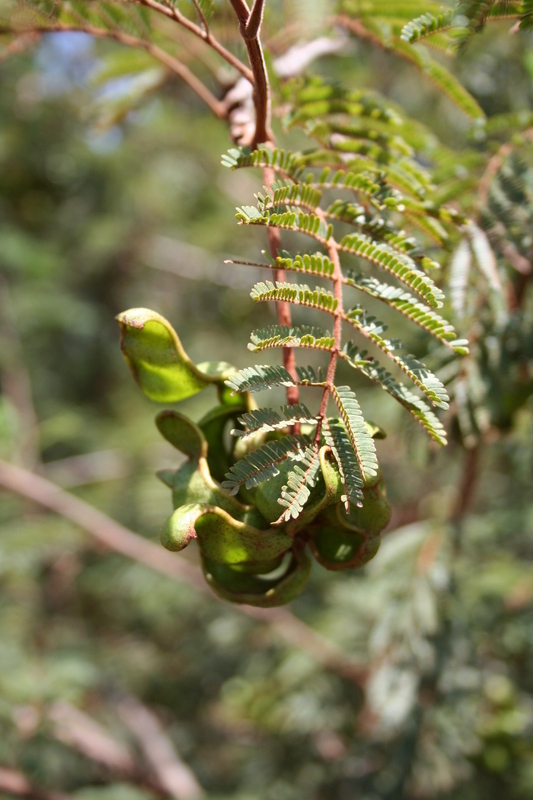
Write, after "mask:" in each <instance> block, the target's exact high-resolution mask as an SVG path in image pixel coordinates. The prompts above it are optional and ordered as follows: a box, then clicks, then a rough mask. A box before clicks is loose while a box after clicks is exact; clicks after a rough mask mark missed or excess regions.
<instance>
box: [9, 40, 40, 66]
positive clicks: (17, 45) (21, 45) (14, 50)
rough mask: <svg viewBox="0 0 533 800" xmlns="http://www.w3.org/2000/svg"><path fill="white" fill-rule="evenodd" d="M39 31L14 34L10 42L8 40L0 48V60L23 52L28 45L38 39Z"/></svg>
mask: <svg viewBox="0 0 533 800" xmlns="http://www.w3.org/2000/svg"><path fill="white" fill-rule="evenodd" d="M39 37H40V34H39V33H22V34H20V36H16V37H15V38H14V39H13V41H12V42H9V44H7V45H6V46H5V47H4V48H3V49H2V50H0V62H2V61H4V60H5V59H6V58H10V57H11V56H15V55H18V54H19V53H23V52H24V50H26V49H27V48H28V47H31V46H32V45H34V44H35V43H36V42H37V41H38V40H39Z"/></svg>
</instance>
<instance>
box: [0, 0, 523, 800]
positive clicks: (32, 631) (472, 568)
mask: <svg viewBox="0 0 533 800" xmlns="http://www.w3.org/2000/svg"><path fill="white" fill-rule="evenodd" d="M286 5H287V6H290V13H291V14H292V15H293V16H294V18H295V19H296V20H297V21H298V19H299V17H298V14H300V15H301V17H300V19H305V15H306V12H305V8H304V9H303V11H302V8H301V6H305V4H301V3H300V4H298V3H292V4H286ZM287 13H288V12H287ZM532 46H533V39H531V34H530V35H529V36H527V35H524V36H521V37H518V36H509V33H508V26H507V27H502V28H498V27H495V28H494V29H493V30H491V31H490V32H486V33H484V34H483V35H482V36H480V37H479V38H478V40H477V41H476V42H474V43H473V45H472V46H471V47H470V48H469V49H468V51H467V53H466V54H465V55H464V56H463V57H462V58H461V59H459V61H458V63H457V64H456V65H455V67H454V70H455V72H456V74H458V76H459V77H460V79H461V80H462V81H463V83H464V85H465V86H466V87H467V88H468V89H469V90H470V91H471V92H472V93H473V95H474V96H475V97H476V98H477V99H478V101H479V102H480V104H481V105H482V107H483V108H484V110H485V111H486V112H487V113H488V114H489V115H492V114H497V113H503V112H507V111H524V110H526V111H530V110H531V109H532V108H533V106H532V101H533V83H532V76H533V49H531V48H532ZM119 49H120V48H119V46H117V45H113V44H109V43H101V42H98V43H95V42H93V41H92V40H91V39H89V38H88V37H86V36H84V35H81V34H80V35H78V34H68V35H49V36H46V37H45V38H43V39H42V41H41V42H40V43H38V44H37V45H36V46H35V47H33V48H31V49H28V50H27V51H25V52H23V53H21V54H19V55H17V56H16V57H12V58H10V59H5V60H3V61H2V62H1V63H0V306H1V310H0V380H1V390H2V395H1V397H0V457H1V458H3V459H5V460H7V461H10V462H13V463H15V464H18V465H21V466H24V467H25V468H27V469H30V470H35V471H37V472H38V473H39V474H40V475H42V476H43V477H45V478H47V479H48V480H50V481H52V482H54V483H56V484H58V485H59V486H61V487H62V488H63V489H65V490H67V491H69V492H73V493H74V494H75V495H77V496H78V497H80V498H82V499H83V500H85V501H87V502H88V503H91V504H92V505H94V506H95V507H96V508H98V509H100V510H102V511H103V512H105V513H106V514H107V515H109V516H110V517H111V518H113V519H115V520H117V521H119V522H120V523H122V524H123V525H125V526H126V527H128V528H130V529H131V530H132V531H134V532H135V533H137V534H139V535H141V536H143V537H146V538H148V539H150V540H153V541H157V535H158V529H159V527H160V525H161V524H162V522H163V520H164V519H165V518H166V516H167V515H168V513H169V512H170V510H171V506H170V497H169V492H168V490H167V489H166V487H165V486H163V484H162V483H160V482H159V481H158V480H157V479H156V477H155V475H154V473H155V471H156V469H160V468H165V467H170V466H175V465H176V464H177V461H176V456H175V454H174V453H173V452H172V450H171V448H170V446H168V445H167V444H166V443H164V442H162V441H161V439H160V437H159V435H158V433H157V430H156V428H155V426H154V423H153V418H154V416H155V413H156V412H157V411H158V410H159V409H158V408H157V407H156V406H155V404H153V403H150V401H148V400H147V399H146V398H144V396H143V395H142V394H141V392H140V391H139V390H138V389H137V387H136V386H135V385H134V384H133V382H132V380H131V376H130V374H129V372H128V370H127V367H126V365H125V363H124V361H123V359H122V356H121V354H120V350H119V345H118V327H117V325H116V323H115V322H114V316H115V315H116V314H117V313H118V312H120V311H122V310H124V309H127V308H130V307H134V306H147V307H149V308H153V309H156V310H157V311H159V312H160V313H162V314H163V315H164V316H166V317H167V318H168V319H169V320H171V322H172V323H173V325H174V326H175V328H176V329H177V331H178V332H179V335H180V337H181V338H182V341H183V343H184V346H185V348H186V350H187V352H188V353H189V354H190V356H191V357H192V358H193V360H195V361H204V360H207V359H210V360H225V361H229V362H231V363H233V364H236V365H238V366H239V367H242V366H245V365H246V364H249V363H252V356H251V354H250V353H248V351H247V350H246V342H247V340H248V334H249V331H250V330H251V329H252V328H256V327H260V326H261V325H262V324H268V323H269V321H270V320H271V316H270V314H271V312H270V310H269V309H267V308H262V307H261V308H259V307H258V306H256V305H254V304H253V303H252V301H251V300H250V298H249V288H250V286H251V284H252V282H253V280H254V279H255V276H254V274H253V272H252V271H251V270H250V269H247V268H245V267H231V266H228V265H224V263H223V262H224V259H225V258H228V257H232V256H234V257H237V256H240V257H244V258H255V257H257V256H258V254H259V251H260V249H261V248H262V247H264V246H265V242H264V240H263V239H262V234H261V233H260V232H255V231H251V232H249V231H247V230H244V229H242V228H239V227H237V225H236V224H235V220H234V207H235V206H236V205H239V204H245V203H247V202H250V200H251V199H252V195H253V192H254V191H257V190H258V189H259V188H260V184H259V178H258V176H254V175H252V174H248V173H246V174H244V173H243V174H241V173H230V172H229V171H227V170H224V169H223V167H221V165H220V155H221V153H223V152H224V150H225V149H226V148H227V147H228V133H227V129H226V127H225V125H224V124H223V123H222V122H218V121H216V120H214V119H213V118H212V117H211V116H210V115H209V113H208V112H207V111H205V110H204V108H203V107H202V106H201V105H200V103H199V102H198V101H196V100H195V98H194V97H192V96H191V95H190V93H189V92H188V91H187V90H186V89H184V88H183V87H182V86H181V85H179V83H176V82H172V81H171V82H167V83H164V84H163V85H162V86H157V80H154V86H156V87H157V91H154V93H153V94H152V95H149V96H148V97H145V98H144V99H143V102H142V103H141V104H140V105H139V107H138V108H136V109H134V110H133V111H129V112H128V113H122V111H123V108H128V107H129V106H128V103H124V105H123V106H122V105H121V104H122V103H123V100H124V97H125V96H127V95H128V93H130V94H131V92H134V91H135V90H136V87H135V86H133V85H132V84H131V83H128V82H127V81H122V82H121V81H120V80H117V81H115V82H113V83H111V84H109V83H106V84H105V85H103V84H102V81H101V80H99V79H98V73H99V70H101V68H102V63H103V62H102V56H104V55H105V56H106V57H108V56H109V54H110V53H111V52H113V51H115V50H117V51H118V50H119ZM313 70H314V71H315V72H317V73H319V74H324V75H327V76H329V77H336V78H337V79H338V80H340V81H341V82H342V83H343V84H344V85H346V86H349V87H359V86H363V87H372V88H375V89H377V90H378V91H381V92H383V93H384V94H385V95H387V96H388V97H389V98H390V99H392V100H393V101H394V102H396V103H398V104H400V105H401V106H402V107H403V108H404V109H405V111H406V113H408V114H410V115H412V116H414V117H415V118H417V119H419V120H420V121H422V122H424V123H426V124H428V125H429V126H430V127H431V129H432V130H433V131H434V132H435V133H436V134H437V135H438V136H439V137H441V138H442V140H443V141H444V142H445V143H446V144H447V145H449V146H450V147H452V148H457V149H458V150H460V149H461V148H462V147H464V145H465V142H466V141H467V136H468V130H467V127H468V126H467V124H466V121H465V119H464V118H463V117H462V116H461V114H460V112H459V111H457V110H456V109H455V108H454V107H453V106H452V105H451V104H450V103H449V102H448V101H447V100H446V98H442V97H441V96H440V95H439V94H438V93H437V92H435V91H434V89H433V88H432V86H431V84H430V83H429V82H428V81H424V80H423V79H422V78H421V77H420V75H419V74H418V73H417V72H416V71H415V70H414V69H413V68H412V67H410V66H409V65H408V64H404V63H402V62H399V61H398V60H397V59H395V57H394V56H392V55H387V54H384V53H383V52H377V51H376V50H375V49H373V48H372V47H371V46H370V45H366V44H364V43H361V44H356V43H354V42H352V43H351V44H350V45H349V46H348V47H347V48H346V49H345V50H343V51H342V53H340V54H337V55H335V56H331V57H325V58H323V59H321V60H320V61H318V62H316V63H315V64H314V65H313ZM95 76H96V77H95ZM276 128H277V130H278V132H279V136H280V142H282V143H283V142H288V143H289V144H290V143H291V142H293V143H294V142H296V143H297V144H301V135H300V134H290V135H285V134H284V133H283V132H282V131H281V126H280V124H279V122H276ZM299 137H300V138H299ZM524 224H525V223H524ZM531 233H532V234H533V231H532V232H531ZM441 260H442V259H441ZM502 270H503V272H504V271H505V265H503V266H502ZM528 303H529V306H528ZM524 309H525V311H524V313H526V312H527V311H528V309H529V311H530V310H531V297H530V296H529V299H528V300H526V301H525V302H524ZM528 325H529V327H527V328H526V334H527V337H529V338H527V337H526V338H527V341H528V342H529V344H528V347H529V348H530V350H529V351H528V352H529V356H528V358H530V357H531V323H530V322H528ZM465 326H466V327H468V325H467V323H466V322H465ZM459 327H460V325H459ZM460 333H461V334H464V333H466V334H468V333H469V331H466V330H461V329H460ZM526 350H527V348H526ZM524 359H525V356H524V358H523V359H522V361H521V362H520V369H523V368H525V369H526V371H527V369H530V366H529V367H528V366H527V363H529V364H530V363H531V362H530V361H529V362H527V363H526V361H527V359H526V361H524ZM524 364H526V366H525V367H524ZM525 385H526V396H525V397H522V396H521V399H520V402H518V401H517V402H515V403H514V404H512V413H511V412H509V413H508V414H507V417H506V420H505V425H502V426H500V427H492V428H491V427H490V425H489V426H488V428H487V427H486V430H487V431H488V433H487V434H486V435H485V436H484V442H483V444H482V445H480V446H478V445H474V446H473V447H472V448H471V449H470V450H466V449H465V448H464V446H463V444H462V443H461V442H460V437H459V436H458V435H456V436H453V435H452V441H451V444H450V445H449V447H448V448H447V449H446V450H445V451H442V450H438V449H436V448H434V447H433V446H431V445H430V444H428V442H427V441H426V440H425V438H424V435H423V433H422V432H419V431H418V430H417V429H416V430H415V428H414V425H412V424H411V422H410V420H409V419H406V417H407V416H408V415H406V414H404V413H403V412H402V410H401V409H400V410H398V409H396V408H395V406H394V404H393V402H392V401H389V399H388V398H387V397H386V396H385V395H384V393H378V391H377V390H375V391H374V390H370V391H369V389H368V387H366V386H364V385H362V387H361V390H360V391H361V405H362V406H363V408H364V409H365V408H366V409H368V408H371V409H372V413H371V416H372V418H373V420H374V421H375V422H377V423H378V424H380V425H381V426H382V427H384V428H386V430H387V432H388V438H387V439H386V440H385V441H383V442H382V443H380V451H379V452H380V459H381V461H382V465H383V470H384V474H385V480H386V484H387V490H388V496H389V499H390V502H391V504H392V506H393V519H392V523H391V525H390V526H389V528H388V529H387V531H386V532H385V535H384V541H383V544H382V548H381V550H380V552H379V554H378V556H377V557H376V559H375V560H374V561H373V562H372V563H371V564H370V565H369V566H368V567H367V568H365V569H364V570H360V571H357V572H353V573H348V574H343V573H338V574H330V573H327V572H325V571H324V570H322V569H321V568H320V567H318V565H315V566H314V570H313V574H312V577H311V581H310V584H309V587H308V588H307V590H306V591H305V592H304V594H303V595H302V596H301V597H300V598H299V599H298V600H297V601H295V602H294V603H293V604H292V605H291V607H290V612H291V613H292V614H293V615H294V616H296V617H297V618H299V619H300V620H301V621H303V622H304V623H305V625H306V626H308V628H304V630H309V629H310V633H309V636H311V639H312V635H313V632H316V633H318V634H320V635H322V636H324V637H326V638H327V639H328V640H329V641H331V642H332V643H334V644H335V645H336V646H337V647H338V649H339V651H340V652H342V653H344V654H345V663H344V667H343V666H342V665H341V666H340V667H339V665H338V664H336V665H335V664H329V665H328V663H325V659H324V658H320V657H316V655H317V654H316V653H315V655H313V654H312V652H310V650H312V648H310V647H307V648H306V647H302V646H299V645H298V644H297V643H294V644H291V643H290V642H289V641H287V639H286V638H285V639H284V638H283V637H282V636H280V632H279V630H277V629H276V626H275V625H269V623H268V619H267V620H266V621H264V620H254V619H251V618H249V617H247V616H245V615H243V614H242V613H240V612H239V610H238V609H234V608H232V607H231V606H229V605H228V604H224V603H223V602H221V601H219V600H217V599H216V598H215V597H214V596H210V595H209V594H205V593H202V592H200V591H197V590H195V589H194V588H193V587H192V586H190V585H189V584H187V583H183V582H180V581H176V580H172V579H171V578H170V577H165V576H164V575H162V574H160V573H157V572H155V571H153V570H152V569H150V568H149V567H147V566H144V565H142V564H141V563H137V562H134V561H132V560H128V559H126V558H124V557H122V556H120V555H118V554H113V553H110V552H108V551H106V550H105V549H103V548H102V547H101V546H99V545H98V544H97V543H96V542H95V541H94V540H93V539H92V538H91V537H90V536H89V535H88V534H87V533H84V532H83V531H82V530H81V529H80V528H79V527H77V526H75V525H73V524H72V523H70V522H68V521H67V520H65V519H62V518H60V517H59V516H57V515H54V514H51V513H48V512H46V511H44V510H43V509H42V508H40V507H39V506H37V505H36V504H34V503H31V502H29V501H27V500H23V499H21V498H19V497H17V496H15V495H12V494H9V493H7V492H2V493H1V494H0V585H1V594H0V765H2V768H3V769H4V770H6V771H7V770H10V771H12V772H11V773H10V774H14V771H16V772H17V774H23V775H24V776H26V779H27V780H28V781H29V782H30V783H31V784H32V786H33V789H32V791H35V792H37V794H35V795H31V796H36V797H42V798H46V797H49V798H50V800H51V799H52V797H59V796H61V797H65V796H67V797H72V798H79V800H148V799H149V798H153V797H161V796H167V797H169V796H175V797H179V794H175V795H172V794H168V793H167V794H165V793H164V792H163V791H162V790H161V786H160V785H158V778H157V774H156V773H157V769H156V771H155V773H154V769H153V767H152V768H150V760H149V758H147V755H146V742H144V743H143V739H142V736H141V737H140V738H139V735H138V729H139V727H143V726H144V727H145V730H149V731H152V728H151V727H150V725H152V726H155V728H154V729H153V730H155V731H157V732H158V733H157V735H156V733H153V739H152V740H153V741H155V740H157V736H160V737H163V739H164V741H165V742H166V744H167V745H168V746H169V747H170V752H171V754H172V759H174V762H175V764H178V765H179V763H180V762H182V763H183V764H185V765H186V768H187V769H190V770H191V771H192V773H193V774H194V776H195V777H196V780H197V781H198V786H195V785H194V781H193V786H192V788H191V787H190V791H191V792H192V794H191V795H189V796H191V797H193V796H201V795H200V791H201V792H203V795H204V796H205V797H206V798H209V800H217V799H220V800H222V798H228V800H229V799H230V798H231V800H302V798H305V799H306V800H402V799H403V798H418V797H421V798H446V799H448V800H452V799H453V800H490V799H492V798H493V799H494V800H496V798H498V799H499V798H502V797H505V798H506V800H522V799H523V800H526V799H527V798H531V797H532V796H533V613H532V611H533V567H532V559H533V491H532V486H533V481H532V477H533V457H532V448H531V423H532V413H533V407H532V404H531V401H530V400H529V401H528V400H527V394H528V392H529V391H530V389H528V387H530V384H527V382H526V384H525ZM382 394H383V397H381V395H382ZM378 395H379V396H378ZM212 400H213V397H211V396H208V392H205V393H203V394H201V395H198V396H197V397H195V398H194V401H190V402H189V403H187V404H184V406H183V411H184V413H188V414H190V415H191V416H192V417H193V418H194V419H198V418H199V417H200V416H201V415H202V414H203V413H204V412H205V411H207V409H208V408H209V405H210V404H211V402H212ZM274 401H275V398H274ZM450 426H451V428H452V434H453V430H455V428H454V426H455V427H456V423H455V422H454V421H453V414H452V416H451V417H450ZM471 444H472V442H471ZM469 482H470V483H469ZM465 486H466V489H465ZM169 558H172V556H169ZM175 558H187V559H192V560H195V553H194V552H188V551H187V553H186V554H185V555H183V556H182V555H180V556H175ZM267 616H268V615H267ZM274 617H275V615H273V619H274ZM289 639H290V636H289ZM341 661H342V658H341ZM353 664H356V665H358V669H353V671H352V674H349V667H350V665H352V666H353ZM343 670H344V671H343ZM143 715H144V716H143ZM146 715H147V716H146ZM146 720H148V722H147V721H146ZM143 721H144V722H143ZM136 729H137V730H136ZM99 737H100V738H99ZM102 737H103V738H102ZM106 737H107V738H106ZM148 738H150V736H149V737H148ZM111 740H112V741H111ZM113 747H115V748H116V751H115V750H114V749H113ZM91 748H92V749H91ZM106 754H107V755H106ZM106 759H107V760H106ZM121 759H122V760H121ZM0 774H1V772H0ZM6 774H7V772H6ZM154 774H155V777H154ZM199 787H202V788H201V790H200V788H199ZM19 788H20V787H19ZM28 791H30V790H28ZM39 792H41V794H38V793H39ZM54 792H55V793H56V794H53V793H54ZM195 792H196V794H194V793H195ZM47 793H48V794H47ZM58 793H62V794H61V795H60V794H58ZM30 794H31V793H30ZM17 796H20V792H19V791H17V790H16V787H15V788H14V789H13V791H12V792H10V791H8V790H5V791H4V792H3V793H2V792H1V791H0V797H2V798H12V797H17ZM26 796H29V795H28V794H27V795H26ZM183 796H184V797H186V796H187V795H183Z"/></svg>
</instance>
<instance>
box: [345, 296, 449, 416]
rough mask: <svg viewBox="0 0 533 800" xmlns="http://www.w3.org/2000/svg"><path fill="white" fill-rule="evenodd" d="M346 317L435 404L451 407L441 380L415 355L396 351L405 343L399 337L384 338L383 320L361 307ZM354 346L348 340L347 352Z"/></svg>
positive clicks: (350, 351) (440, 406)
mask: <svg viewBox="0 0 533 800" xmlns="http://www.w3.org/2000/svg"><path fill="white" fill-rule="evenodd" d="M345 319H346V321H347V322H349V323H350V325H352V326H353V327H354V328H356V329H357V330H358V331H359V332H360V333H362V334H363V336H365V337H366V338H367V339H369V340H370V341H371V342H373V343H374V344H375V345H376V346H377V347H379V349H380V350H381V351H382V352H383V353H385V354H386V355H387V356H388V358H390V359H391V361H393V362H394V363H395V364H396V366H397V367H399V368H400V369H401V370H402V372H404V373H405V374H406V375H407V377H408V378H410V380H412V381H413V383H414V384H415V386H418V388H419V389H421V390H422V391H423V392H424V394H425V395H426V397H427V398H428V400H429V401H430V402H431V403H432V404H433V405H434V406H438V407H439V408H444V409H447V408H449V400H450V398H449V397H448V393H447V392H446V389H445V388H444V386H443V385H442V383H441V381H440V380H439V379H438V378H437V377H436V375H434V374H433V373H432V372H431V370H429V369H428V368H427V367H426V366H425V365H424V364H422V362H421V361H419V360H418V359H417V358H415V356H413V355H399V354H398V353H396V352H395V351H396V350H399V349H401V348H402V347H403V345H402V343H401V342H400V341H399V340H398V339H385V338H383V336H382V335H381V334H382V333H384V331H385V330H386V326H385V325H383V323H382V322H379V321H376V320H375V319H374V318H373V317H366V315H365V314H364V312H363V311H362V309H361V308H359V307H357V308H355V309H352V310H351V311H348V313H347V314H346V315H345ZM353 348H354V345H353V343H351V342H348V343H347V344H346V345H345V352H347V353H348V355H351V353H352V351H353Z"/></svg>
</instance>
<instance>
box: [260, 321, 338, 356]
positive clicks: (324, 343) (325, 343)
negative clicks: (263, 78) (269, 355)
mask: <svg viewBox="0 0 533 800" xmlns="http://www.w3.org/2000/svg"><path fill="white" fill-rule="evenodd" d="M250 339H251V342H250V344H249V345H248V349H249V350H252V352H254V353H257V352H259V351H261V350H267V349H270V348H271V347H308V348H312V349H315V350H330V351H331V350H333V348H334V347H335V339H334V337H333V336H332V335H331V333H330V332H329V331H324V330H322V329H321V328H316V327H314V326H311V325H301V326H297V327H290V328H289V327H288V326H286V325H271V326H270V327H268V328H263V329H262V330H257V331H253V332H252V334H251V336H250Z"/></svg>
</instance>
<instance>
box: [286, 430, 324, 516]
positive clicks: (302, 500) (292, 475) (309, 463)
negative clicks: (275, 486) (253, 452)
mask: <svg viewBox="0 0 533 800" xmlns="http://www.w3.org/2000/svg"><path fill="white" fill-rule="evenodd" d="M319 469H320V458H319V446H318V444H316V443H313V444H312V445H309V446H308V447H307V448H306V450H305V453H304V455H303V458H302V460H301V462H300V463H299V464H295V465H294V468H293V469H292V470H291V471H290V472H289V476H288V478H287V484H286V486H284V487H283V489H282V490H281V497H280V499H279V500H278V503H279V504H280V505H282V506H285V511H284V512H283V513H282V514H281V516H280V517H279V519H278V520H276V523H275V524H276V525H280V524H282V523H283V522H290V520H291V519H297V518H298V517H299V516H300V514H301V513H302V511H303V509H304V506H305V504H306V503H307V501H308V500H309V498H310V496H311V489H310V488H309V487H311V488H313V487H314V486H315V485H316V479H317V475H318V472H319Z"/></svg>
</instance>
